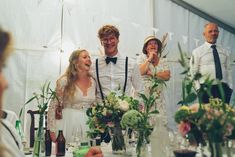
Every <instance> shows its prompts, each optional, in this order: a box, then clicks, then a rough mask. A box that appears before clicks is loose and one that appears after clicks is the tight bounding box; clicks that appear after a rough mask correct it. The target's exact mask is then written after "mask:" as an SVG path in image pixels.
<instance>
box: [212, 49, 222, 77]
mask: <svg viewBox="0 0 235 157" xmlns="http://www.w3.org/2000/svg"><path fill="white" fill-rule="evenodd" d="M211 48H212V52H213V56H214V62H215V74H216V78H217V79H219V80H222V78H223V74H222V70H221V63H220V58H219V54H218V51H217V49H216V45H211Z"/></svg>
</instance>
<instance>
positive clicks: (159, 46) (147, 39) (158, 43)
mask: <svg viewBox="0 0 235 157" xmlns="http://www.w3.org/2000/svg"><path fill="white" fill-rule="evenodd" d="M150 40H156V41H157V45H158V51H159V53H160V52H161V49H162V42H161V41H160V40H159V39H158V38H156V37H155V36H153V35H150V36H148V37H147V38H145V40H144V46H143V50H142V52H143V53H144V54H147V51H146V50H145V49H146V47H147V44H148V42H149V41H150Z"/></svg>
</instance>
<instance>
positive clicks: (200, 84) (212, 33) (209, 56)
mask: <svg viewBox="0 0 235 157" xmlns="http://www.w3.org/2000/svg"><path fill="white" fill-rule="evenodd" d="M203 35H204V38H205V43H204V44H203V45H201V46H199V47H198V48H196V49H194V50H193V52H192V56H191V59H190V72H191V75H192V77H194V76H195V75H196V74H197V73H200V74H201V75H202V77H201V78H200V79H199V80H198V81H195V88H196V89H197V90H198V94H199V101H201V103H208V102H209V97H210V96H209V95H208V92H206V91H205V90H209V88H208V85H207V84H206V83H205V80H206V79H207V78H209V79H213V80H214V81H213V84H212V87H211V90H210V92H211V96H213V97H214V98H220V99H223V100H224V102H225V103H229V102H230V98H231V95H232V91H233V90H232V77H231V66H230V60H229V53H228V52H227V51H226V50H225V49H223V48H222V47H221V46H219V45H218V44H216V40H217V38H218V36H219V29H218V26H217V24H215V23H208V24H206V25H205V26H204V32H203ZM212 45H213V46H212ZM216 50H217V52H218V56H219V57H218V58H219V59H218V60H219V61H218V62H217V61H216V53H217V52H216ZM219 65H221V66H219ZM217 66H218V67H217ZM220 69H221V70H220ZM219 71H222V73H221V72H219ZM220 83H221V84H220ZM219 84H220V85H222V88H223V92H220V90H219Z"/></svg>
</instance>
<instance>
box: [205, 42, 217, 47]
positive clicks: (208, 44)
mask: <svg viewBox="0 0 235 157" xmlns="http://www.w3.org/2000/svg"><path fill="white" fill-rule="evenodd" d="M205 45H206V46H207V47H208V48H211V45H216V43H215V44H211V43H208V42H205Z"/></svg>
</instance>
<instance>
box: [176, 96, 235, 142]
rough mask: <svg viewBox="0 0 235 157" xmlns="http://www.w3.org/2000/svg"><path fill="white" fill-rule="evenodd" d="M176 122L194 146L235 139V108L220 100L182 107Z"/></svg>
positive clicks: (183, 134) (182, 133) (177, 114)
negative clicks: (207, 141) (207, 142)
mask: <svg viewBox="0 0 235 157" xmlns="http://www.w3.org/2000/svg"><path fill="white" fill-rule="evenodd" d="M175 121H176V122H177V123H178V124H179V125H178V128H179V132H180V133H181V135H182V136H183V137H185V138H187V139H189V142H191V143H194V144H199V143H201V144H203V145H205V142H206V140H209V141H210V142H216V143H219V142H224V141H225V140H227V139H228V138H232V137H233V138H234V137H235V134H234V133H235V127H234V126H235V108H234V107H233V106H231V105H228V104H224V103H223V102H222V101H221V100H220V99H218V98H211V99H210V103H208V104H203V105H201V106H200V105H199V104H194V105H191V106H181V107H180V108H179V110H178V111H177V112H176V113H175Z"/></svg>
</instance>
